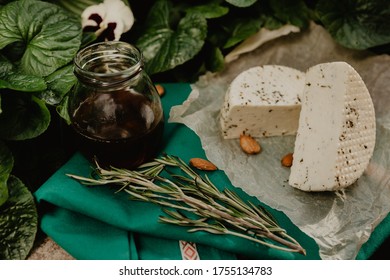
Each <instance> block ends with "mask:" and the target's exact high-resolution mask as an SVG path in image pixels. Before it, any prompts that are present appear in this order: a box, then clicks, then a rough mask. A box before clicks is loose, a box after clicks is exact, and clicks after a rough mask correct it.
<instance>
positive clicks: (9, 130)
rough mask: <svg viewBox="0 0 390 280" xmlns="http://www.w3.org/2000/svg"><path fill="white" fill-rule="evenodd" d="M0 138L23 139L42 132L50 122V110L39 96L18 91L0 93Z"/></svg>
mask: <svg viewBox="0 0 390 280" xmlns="http://www.w3.org/2000/svg"><path fill="white" fill-rule="evenodd" d="M1 97H2V100H1V101H2V109H3V112H2V113H1V114H0V138H2V139H6V140H25V139H31V138H34V137H37V136H38V135H40V134H42V133H43V132H44V131H45V130H46V129H47V127H48V126H49V123H50V111H49V109H48V108H47V107H46V105H45V102H44V101H43V100H40V99H39V98H37V97H35V96H33V95H31V94H27V93H20V92H9V93H5V94H2V95H1Z"/></svg>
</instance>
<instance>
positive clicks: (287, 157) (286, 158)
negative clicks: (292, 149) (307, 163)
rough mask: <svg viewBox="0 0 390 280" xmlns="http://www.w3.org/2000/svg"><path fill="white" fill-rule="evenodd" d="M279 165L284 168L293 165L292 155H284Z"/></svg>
mask: <svg viewBox="0 0 390 280" xmlns="http://www.w3.org/2000/svg"><path fill="white" fill-rule="evenodd" d="M281 163H282V165H283V166H285V167H291V166H292V163H293V153H289V154H287V155H285V156H284V157H283V158H282V160H281Z"/></svg>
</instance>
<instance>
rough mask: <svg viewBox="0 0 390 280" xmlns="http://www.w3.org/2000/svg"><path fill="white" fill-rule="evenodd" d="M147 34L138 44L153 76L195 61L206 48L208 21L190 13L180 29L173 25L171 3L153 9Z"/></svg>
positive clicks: (156, 5) (157, 3)
mask: <svg viewBox="0 0 390 280" xmlns="http://www.w3.org/2000/svg"><path fill="white" fill-rule="evenodd" d="M148 18H151V19H152V20H151V21H150V25H149V26H148V27H147V32H146V33H145V35H144V36H142V37H141V38H140V39H139V40H138V41H137V43H136V45H137V46H138V47H139V48H140V49H141V50H142V52H143V55H144V58H145V61H146V71H147V72H148V73H149V74H154V73H158V72H164V71H167V70H170V69H173V68H174V67H176V66H178V65H181V64H183V63H184V62H186V61H188V60H190V59H191V58H193V57H194V56H195V55H196V54H197V53H198V52H199V51H200V50H201V49H202V47H203V44H204V41H205V39H206V35H207V21H206V19H205V18H204V17H203V16H202V15H201V14H199V13H188V14H186V16H185V17H184V18H182V19H181V20H180V21H179V23H178V26H177V29H176V30H172V29H171V28H170V26H169V6H168V3H167V1H158V2H156V4H155V5H154V6H153V8H152V10H151V13H150V15H149V16H148Z"/></svg>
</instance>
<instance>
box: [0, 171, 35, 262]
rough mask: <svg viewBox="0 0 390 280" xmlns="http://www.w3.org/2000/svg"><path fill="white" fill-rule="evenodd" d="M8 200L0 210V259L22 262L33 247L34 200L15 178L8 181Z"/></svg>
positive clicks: (11, 177)
mask: <svg viewBox="0 0 390 280" xmlns="http://www.w3.org/2000/svg"><path fill="white" fill-rule="evenodd" d="M8 189H9V199H8V200H7V202H6V203H4V204H3V205H2V206H1V208H0V259H2V260H23V259H25V258H26V257H27V255H28V253H29V252H30V250H31V248H32V247H33V244H34V240H35V236H36V233H37V229H38V214H37V209H36V206H35V202H34V198H33V196H32V194H31V192H30V191H29V190H28V189H27V187H26V186H25V185H24V184H23V183H22V181H20V180H19V179H18V178H17V177H15V176H12V175H11V176H10V177H9V179H8Z"/></svg>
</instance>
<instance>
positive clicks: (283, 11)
mask: <svg viewBox="0 0 390 280" xmlns="http://www.w3.org/2000/svg"><path fill="white" fill-rule="evenodd" d="M269 4H270V6H271V8H272V9H273V11H274V16H275V17H276V18H278V19H279V20H281V21H283V22H285V23H290V24H292V25H295V26H298V27H300V28H303V27H306V26H307V25H308V23H309V18H310V16H309V9H308V7H307V6H306V4H305V2H304V1H303V0H278V1H270V2H269Z"/></svg>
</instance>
